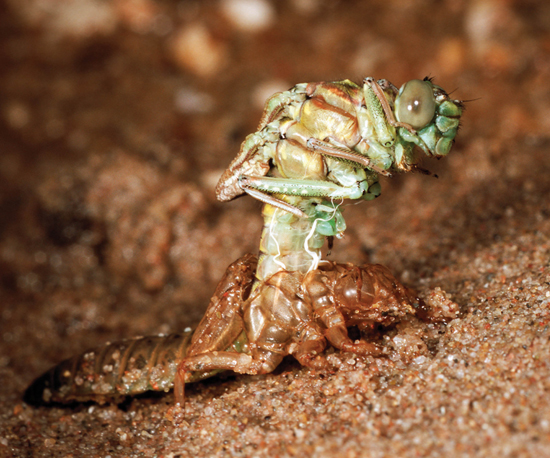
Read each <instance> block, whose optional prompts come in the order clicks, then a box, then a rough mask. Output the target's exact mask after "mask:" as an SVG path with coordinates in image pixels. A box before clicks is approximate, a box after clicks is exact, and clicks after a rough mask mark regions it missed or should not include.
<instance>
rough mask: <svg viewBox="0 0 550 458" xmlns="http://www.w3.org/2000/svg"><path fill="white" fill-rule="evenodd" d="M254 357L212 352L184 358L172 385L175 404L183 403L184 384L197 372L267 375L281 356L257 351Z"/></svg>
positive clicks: (227, 352) (277, 363) (245, 354)
mask: <svg viewBox="0 0 550 458" xmlns="http://www.w3.org/2000/svg"><path fill="white" fill-rule="evenodd" d="M255 353H256V354H255V355H254V356H251V355H249V354H247V353H238V352H236V351H213V352H208V353H203V354H200V355H196V356H191V357H188V358H185V359H184V360H183V361H182V362H181V363H180V364H179V366H178V372H177V374H176V380H175V384H174V394H175V397H176V403H177V404H180V405H183V404H184V402H185V383H187V382H190V381H192V380H194V379H196V374H197V373H198V372H202V373H211V372H213V371H224V370H229V371H233V372H237V373H238V374H248V375H258V374H268V373H270V372H273V370H274V369H275V368H276V367H277V366H278V365H279V363H280V362H281V361H282V359H283V355H282V354H278V353H274V352H267V351H257V352H255Z"/></svg>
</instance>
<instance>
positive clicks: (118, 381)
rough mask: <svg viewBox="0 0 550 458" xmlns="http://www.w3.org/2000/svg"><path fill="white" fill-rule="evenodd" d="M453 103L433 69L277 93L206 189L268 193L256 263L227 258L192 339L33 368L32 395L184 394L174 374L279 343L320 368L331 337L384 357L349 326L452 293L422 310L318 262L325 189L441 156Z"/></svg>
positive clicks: (154, 340)
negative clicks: (408, 77) (40, 371)
mask: <svg viewBox="0 0 550 458" xmlns="http://www.w3.org/2000/svg"><path fill="white" fill-rule="evenodd" d="M461 114H462V104H461V102H460V101H457V100H451V99H449V97H448V95H447V93H446V92H445V91H444V90H443V89H441V88H440V87H438V86H436V85H434V84H433V83H432V81H431V80H429V79H425V80H423V81H420V80H412V81H409V82H408V83H406V84H405V85H403V86H402V87H401V89H400V90H397V88H396V87H395V86H393V85H392V84H391V83H389V82H387V81H386V80H379V81H374V80H373V79H372V78H367V79H365V81H364V84H363V87H362V88H361V87H359V86H358V85H356V84H354V83H352V82H351V81H349V80H344V81H340V82H334V83H309V84H299V85H297V86H295V87H294V88H293V89H291V90H290V91H287V92H282V93H279V94H275V95H274V96H273V97H271V98H270V99H269V100H268V101H267V103H266V108H265V110H264V114H263V116H262V120H261V122H260V126H259V128H258V131H257V132H256V133H254V134H251V135H249V136H248V137H247V138H246V140H245V141H244V143H243V145H242V147H241V150H240V153H239V154H238V156H237V157H236V159H235V160H234V161H233V162H232V163H231V165H230V166H229V168H228V169H227V171H226V172H225V173H224V174H223V175H222V178H221V179H220V182H219V184H218V187H217V190H216V193H217V197H218V199H220V200H222V201H227V200H231V199H233V198H235V197H237V196H239V195H242V194H243V193H247V194H249V195H251V196H253V197H255V198H257V199H259V200H261V201H263V202H265V204H266V205H264V209H263V216H264V229H263V232H262V236H261V241H260V256H259V258H258V260H256V258H255V257H251V256H245V257H244V258H242V259H241V260H238V261H237V262H235V263H233V264H232V265H231V266H230V267H229V268H228V271H227V273H226V275H225V276H224V278H223V279H222V281H221V282H220V284H219V285H218V288H217V290H216V292H215V294H214V296H213V298H212V300H211V302H210V305H209V307H208V309H207V312H206V314H205V316H204V318H203V320H202V321H201V323H200V324H199V327H198V329H197V331H196V332H195V334H194V335H193V338H192V340H190V339H191V335H190V333H184V334H181V335H178V336H170V337H166V338H162V337H150V338H140V339H135V340H133V341H130V343H119V344H113V345H110V346H106V347H103V348H102V349H99V350H93V351H90V352H88V353H86V354H84V355H82V356H80V357H77V358H73V359H71V360H69V361H66V362H65V363H62V364H61V365H60V366H58V367H57V368H54V369H52V370H51V371H49V372H48V373H46V374H45V375H44V376H43V377H41V378H39V379H38V380H37V381H36V382H35V383H34V384H33V385H32V386H31V387H30V388H29V390H28V392H27V393H28V396H29V397H30V399H36V398H37V397H38V398H40V399H43V400H54V401H57V402H65V401H70V400H86V399H96V400H104V399H106V398H109V397H112V396H116V395H126V394H135V393H138V392H142V391H145V390H147V389H153V390H165V389H168V388H170V387H171V386H172V384H173V383H175V385H176V390H175V394H176V400H177V401H178V402H180V403H183V400H184V383H187V382H191V381H195V380H199V379H201V378H204V377H207V376H210V375H212V374H213V373H215V372H216V371H218V370H233V371H236V372H239V373H247V374H258V373H267V372H270V371H272V370H273V369H274V368H275V367H276V366H277V365H278V364H279V362H280V361H281V360H282V358H283V356H285V355H287V354H293V355H295V356H296V358H297V359H298V360H299V361H300V362H301V363H302V364H304V365H307V366H311V367H317V368H320V367H325V365H326V362H325V360H324V359H323V358H322V357H320V356H319V354H320V353H321V352H322V351H323V350H324V348H325V346H326V341H327V340H328V342H330V343H331V344H332V345H333V346H334V347H336V348H338V349H342V350H344V351H353V352H355V353H358V354H375V355H376V354H380V349H379V348H378V347H376V346H375V345H373V344H372V343H370V342H366V341H359V342H353V341H351V339H350V338H349V336H348V333H347V327H348V326H352V325H357V326H359V327H360V328H361V329H368V328H371V327H372V325H373V324H374V323H380V324H384V325H389V324H393V323H395V322H397V321H398V320H399V319H401V318H402V317H404V316H405V315H415V314H416V315H418V316H420V317H421V318H426V319H430V317H431V318H432V319H434V320H437V319H439V320H444V319H448V318H450V317H452V316H454V314H456V310H457V308H456V304H453V303H452V302H450V301H446V300H442V301H441V300H439V301H438V300H436V301H434V302H433V305H435V306H436V308H437V307H439V306H441V307H442V308H444V309H446V310H448V311H449V312H448V313H447V314H446V315H445V316H443V317H442V316H439V318H437V317H438V315H437V313H435V314H433V313H432V314H431V315H430V313H429V311H428V310H427V309H426V308H425V307H424V305H423V303H422V301H420V300H419V299H418V298H417V297H416V295H415V294H414V293H412V292H411V291H410V290H408V289H407V288H405V287H404V286H403V285H401V284H400V283H399V282H398V281H397V279H395V277H393V276H392V275H391V273H390V272H389V271H387V269H385V268H383V267H382V266H364V267H361V268H359V267H355V266H352V265H350V264H345V265H342V264H334V263H328V262H326V261H325V262H323V263H322V264H320V262H321V252H320V250H321V247H322V246H323V244H324V241H325V238H326V237H332V236H339V235H340V234H342V233H343V231H344V230H345V222H344V219H343V217H342V215H341V212H340V210H339V204H335V201H334V200H335V199H365V200H370V199H373V198H375V197H377V196H378V195H379V194H380V185H379V183H378V175H379V174H384V175H389V174H390V173H392V172H394V171H410V170H414V169H416V168H417V163H418V161H419V154H418V153H417V150H420V151H423V152H424V153H426V154H427V155H429V156H436V157H439V156H444V155H446V154H448V153H449V151H450V149H451V146H452V142H453V139H454V137H455V135H456V132H457V130H458V126H459V119H460V116H461ZM415 147H418V148H415ZM176 367H177V369H176Z"/></svg>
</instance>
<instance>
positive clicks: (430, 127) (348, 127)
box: [216, 78, 463, 282]
mask: <svg viewBox="0 0 550 458" xmlns="http://www.w3.org/2000/svg"><path fill="white" fill-rule="evenodd" d="M462 110H463V106H462V103H461V102H460V101H458V100H451V99H450V98H449V96H448V94H447V93H446V92H445V91H444V90H443V89H442V88H441V87H439V86H436V85H435V84H433V82H432V80H430V79H429V78H425V79H424V80H422V81H421V80H412V81H409V82H408V83H405V84H404V85H403V86H402V87H401V89H399V90H398V89H397V88H396V87H395V86H394V85H393V84H391V83H390V82H388V81H387V80H379V81H375V80H374V79H373V78H366V79H365V80H364V82H363V86H362V87H360V86H359V85H357V84H355V83H353V82H352V81H349V80H344V81H337V82H322V83H303V84H298V85H296V86H295V87H294V88H292V89H291V90H289V91H286V92H281V93H278V94H275V95H273V96H272V97H271V98H270V99H269V100H268V101H267V102H266V106H265V109H264V112H263V115H262V119H261V121H260V124H259V126H258V130H257V132H255V133H253V134H251V135H249V136H248V137H247V138H246V139H245V141H244V142H243V144H242V146H241V149H240V152H239V154H238V155H237V157H236V158H235V159H234V160H233V161H232V162H231V164H230V166H229V168H228V169H227V170H226V171H225V172H224V173H223V175H222V177H221V178H220V180H219V182H218V186H217V188H216V195H217V197H218V199H219V200H221V201H228V200H231V199H234V198H235V197H238V196H240V195H243V194H244V193H247V194H249V195H251V196H252V197H254V198H256V199H259V200H261V201H263V202H265V203H266V204H267V205H266V206H264V209H263V215H264V231H263V233H262V238H261V242H260V260H259V261H260V264H259V266H258V272H257V278H258V281H259V282H262V281H264V280H265V279H266V278H268V277H269V276H270V275H273V274H274V273H276V272H278V271H280V270H289V271H300V272H307V271H308V270H313V269H315V268H317V265H318V262H319V260H320V259H321V256H320V249H321V247H322V245H323V243H324V239H325V236H340V235H341V234H342V233H343V231H344V230H345V228H346V225H345V222H344V219H343V217H342V215H341V213H340V211H339V209H338V205H335V204H334V201H335V199H336V200H338V199H365V200H371V199H374V198H375V197H377V196H378V195H379V194H380V184H379V181H378V176H379V175H380V174H383V175H389V174H391V173H393V172H399V171H411V170H415V169H418V170H421V169H419V168H418V166H417V164H418V162H419V161H420V159H421V153H422V152H423V153H424V154H425V155H427V156H432V157H441V156H445V155H446V154H448V153H449V151H450V149H451V146H452V144H453V141H454V138H455V136H456V133H457V131H458V128H459V121H460V117H461V115H462Z"/></svg>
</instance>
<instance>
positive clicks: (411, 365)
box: [0, 0, 550, 458]
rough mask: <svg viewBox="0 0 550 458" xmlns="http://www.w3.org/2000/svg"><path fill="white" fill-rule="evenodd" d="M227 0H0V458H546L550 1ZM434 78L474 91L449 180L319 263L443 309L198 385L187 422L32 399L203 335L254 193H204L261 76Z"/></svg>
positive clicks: (406, 192) (255, 216)
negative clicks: (131, 353)
mask: <svg viewBox="0 0 550 458" xmlns="http://www.w3.org/2000/svg"><path fill="white" fill-rule="evenodd" d="M238 4H239V2H235V1H220V2H214V1H208V2H199V1H181V2H175V1H171V2H168V1H167V2H158V3H157V2H154V1H152V0H116V1H115V0H114V1H112V2H102V1H99V0H72V1H67V2H64V3H60V2H57V1H54V0H29V1H26V2H20V1H19V0H8V1H7V2H5V3H4V4H3V5H2V6H0V34H1V43H2V47H1V48H0V100H1V106H0V110H1V111H0V151H1V154H0V275H1V278H0V313H1V318H0V319H1V321H0V381H1V383H0V386H1V387H0V456H7V457H9V456H15V457H25V456H29V457H31V456H32V457H35V456H36V457H42V456H43V457H51V456H55V457H57V456H60V457H108V456H109V457H113V458H114V457H124V456H129V457H130V456H131V457H142V456H143V457H145V456H158V457H161V456H165V457H179V456H181V457H186V456H195V457H201V456H240V457H244V456H255V457H256V456H257V457H260V456H270V457H286V456H319V457H323V456H327V457H328V456H342V457H350V458H351V457H360V456H365V457H385V456H388V457H390V456H392V457H395V456H400V457H419V456H422V457H428V456H433V457H440V456H456V457H461V456H476V457H480V456H491V457H527V456H537V457H540V456H550V451H549V450H550V392H549V390H550V363H549V362H548V361H550V342H549V339H550V328H549V326H550V265H549V258H550V240H549V234H550V202H549V199H548V196H549V192H550V179H549V178H548V177H549V174H550V155H549V142H550V138H549V136H548V132H549V130H550V5H548V3H547V2H543V1H539V2H537V1H531V2H519V1H513V0H512V1H508V2H499V1H490V0H478V1H471V2H469V1H461V2H457V1H446V2H425V1H420V0H418V1H413V2H401V1H398V0H395V1H388V0H384V1H368V2H360V1H356V2H352V1H349V2H344V1H340V2H328V1H322V0H294V1H290V0H285V1H282V2H274V1H272V2H267V1H259V0H256V1H251V2H250V3H249V4H248V5H247V9H246V12H245V13H235V12H234V8H236V6H238ZM252 13H254V14H255V16H254V15H252ZM251 15H252V19H250V18H249V17H250V16H251ZM247 18H248V19H247ZM426 75H430V76H434V77H435V78H436V82H437V83H438V84H440V85H441V86H443V87H444V88H446V89H448V90H449V91H451V90H455V89H456V90H455V92H454V93H453V96H454V97H456V98H460V99H463V100H471V101H470V102H468V103H467V105H466V106H467V111H466V113H465V115H464V117H463V126H462V130H461V131H460V132H459V135H458V138H457V142H456V144H455V146H454V149H453V151H452V153H451V154H450V156H449V157H448V158H445V159H443V160H441V161H426V162H425V163H424V166H425V167H426V168H428V169H430V170H431V171H433V172H435V173H437V175H438V176H439V179H434V178H433V177H428V176H421V175H409V176H401V177H398V178H394V179H391V180H390V179H384V180H383V182H382V186H383V194H382V196H381V197H380V198H379V199H377V200H376V201H374V202H371V203H363V204H361V205H355V206H350V207H348V208H346V213H345V216H346V221H347V223H348V227H349V229H348V231H347V232H346V237H345V239H344V240H341V241H338V242H337V245H336V246H335V248H334V250H333V253H332V255H331V258H332V259H334V260H338V261H351V262H354V263H357V264H360V263H365V262H376V263H381V264H384V265H386V266H388V267H389V268H390V269H391V270H392V271H393V272H394V273H395V275H397V276H398V277H399V278H400V279H402V280H403V281H404V282H406V283H407V284H409V285H410V286H412V287H414V288H416V289H418V290H420V291H421V292H422V293H424V294H426V293H428V292H429V291H430V290H432V289H434V288H436V287H441V288H442V289H444V290H445V291H447V292H448V293H449V294H450V295H452V298H453V300H455V301H456V302H457V303H458V304H459V305H460V309H461V313H460V316H459V317H458V318H457V319H455V320H453V321H452V322H450V323H449V324H448V325H447V326H434V325H425V324H422V323H419V322H409V323H404V324H403V325H401V326H398V328H397V329H394V330H393V331H391V332H390V333H388V335H386V336H385V340H384V345H386V346H387V348H389V349H391V350H393V352H392V353H391V354H392V356H391V357H390V358H385V359H374V358H362V359H361V358H354V357H353V355H349V354H348V355H345V354H339V353H335V354H334V355H332V356H331V358H332V360H333V362H334V364H336V365H338V366H340V367H341V368H340V370H339V371H331V372H323V373H320V372H315V371H310V370H307V369H303V368H301V367H300V366H299V365H298V364H297V363H295V362H294V361H293V360H292V359H288V360H285V362H284V363H283V364H282V365H281V366H280V367H279V368H278V369H277V370H276V371H275V373H273V374H270V375H265V376H254V377H251V376H231V375H230V376H227V377H221V378H213V379H210V380H208V381H205V382H202V383H197V384H195V385H193V386H191V387H190V388H189V390H188V403H187V404H186V408H185V409H186V410H185V412H184V413H183V414H182V413H181V412H180V413H177V412H176V413H174V411H173V409H171V406H172V404H173V395H172V394H171V393H169V394H162V395H151V396H140V397H137V398H130V399H128V400H127V401H126V402H124V403H122V404H120V405H106V406H98V405H95V404H84V405H83V404H80V405H73V406H69V407H63V408H61V407H35V406H29V405H27V404H25V403H24V402H23V401H22V395H23V392H24V390H25V388H26V386H28V384H29V383H30V382H31V381H32V380H33V379H34V378H35V377H36V376H38V375H40V374H41V373H42V372H44V371H45V370H47V369H48V368H50V367H51V366H52V365H54V364H56V363H58V362H59V361H61V360H62V359H64V358H66V357H69V356H71V355H73V354H77V353H79V352H82V351H84V350H85V349H86V348H89V347H92V346H96V345H100V344H102V343H104V342H107V341H109V340H111V341H112V340H120V339H122V338H128V337H133V336H136V335H144V334H156V333H160V332H175V331H178V330H181V329H183V328H185V327H187V326H193V325H195V324H196V323H197V322H198V320H199V319H200V317H201V315H202V313H203V312H204V309H205V307H206V305H207V302H208V299H209V297H210V295H211V293H212V291H213V289H214V287H215V285H216V283H217V281H218V280H219V278H220V277H221V275H222V274H223V272H224V270H225V268H226V266H227V265H228V264H229V263H230V262H232V261H234V260H235V259H237V258H238V257H239V256H241V255H242V254H244V253H246V252H255V251H256V250H257V243H258V238H259V233H260V230H261V220H260V205H259V204H258V203H256V202H253V201H252V200H251V199H248V198H243V199H240V200H238V201H236V202H231V203H226V204H219V203H217V202H216V201H215V198H214V186H215V183H216V181H217V179H218V177H219V175H220V174H221V172H222V171H223V169H224V168H225V167H226V166H227V164H228V163H229V162H230V160H231V159H232V158H233V157H234V155H235V154H236V152H237V151H238V147H239V144H240V142H241V141H242V140H243V139H244V137H245V136H246V135H247V134H248V133H250V132H252V131H254V129H255V126H256V123H257V122H258V119H259V116H260V113H261V107H262V104H263V101H264V100H265V98H266V97H268V96H269V95H270V94H271V93H272V92H274V91H276V90H280V89H286V88H288V87H291V86H293V85H294V84H296V83H298V82H304V81H323V80H337V79H344V78H350V79H352V80H355V81H361V79H362V78H363V77H365V76H374V77H376V78H387V79H389V80H390V81H392V82H393V83H394V84H396V85H398V86H399V85H401V84H402V83H403V82H405V81H407V80H409V79H412V78H422V77H424V76H426ZM421 338H422V339H423V340H422V341H420V340H419V339H421ZM411 342H413V343H414V342H416V343H418V342H420V343H422V342H424V344H423V345H424V347H423V348H422V349H421V350H418V348H417V350H415V351H416V352H415V351H412V350H411V347H410V343H411ZM420 346H422V345H420Z"/></svg>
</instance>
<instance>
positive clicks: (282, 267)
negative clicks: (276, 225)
mask: <svg viewBox="0 0 550 458" xmlns="http://www.w3.org/2000/svg"><path fill="white" fill-rule="evenodd" d="M269 236H270V237H271V238H272V239H273V241H274V242H275V246H276V247H277V255H276V256H274V257H273V262H274V263H275V264H277V265H278V266H279V267H280V268H281V269H283V270H288V269H287V268H286V266H285V265H284V263H283V262H282V261H279V260H278V259H277V258H278V257H280V256H281V247H280V246H279V242H278V241H277V237H275V236H274V235H273V231H272V230H271V226H270V227H269Z"/></svg>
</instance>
